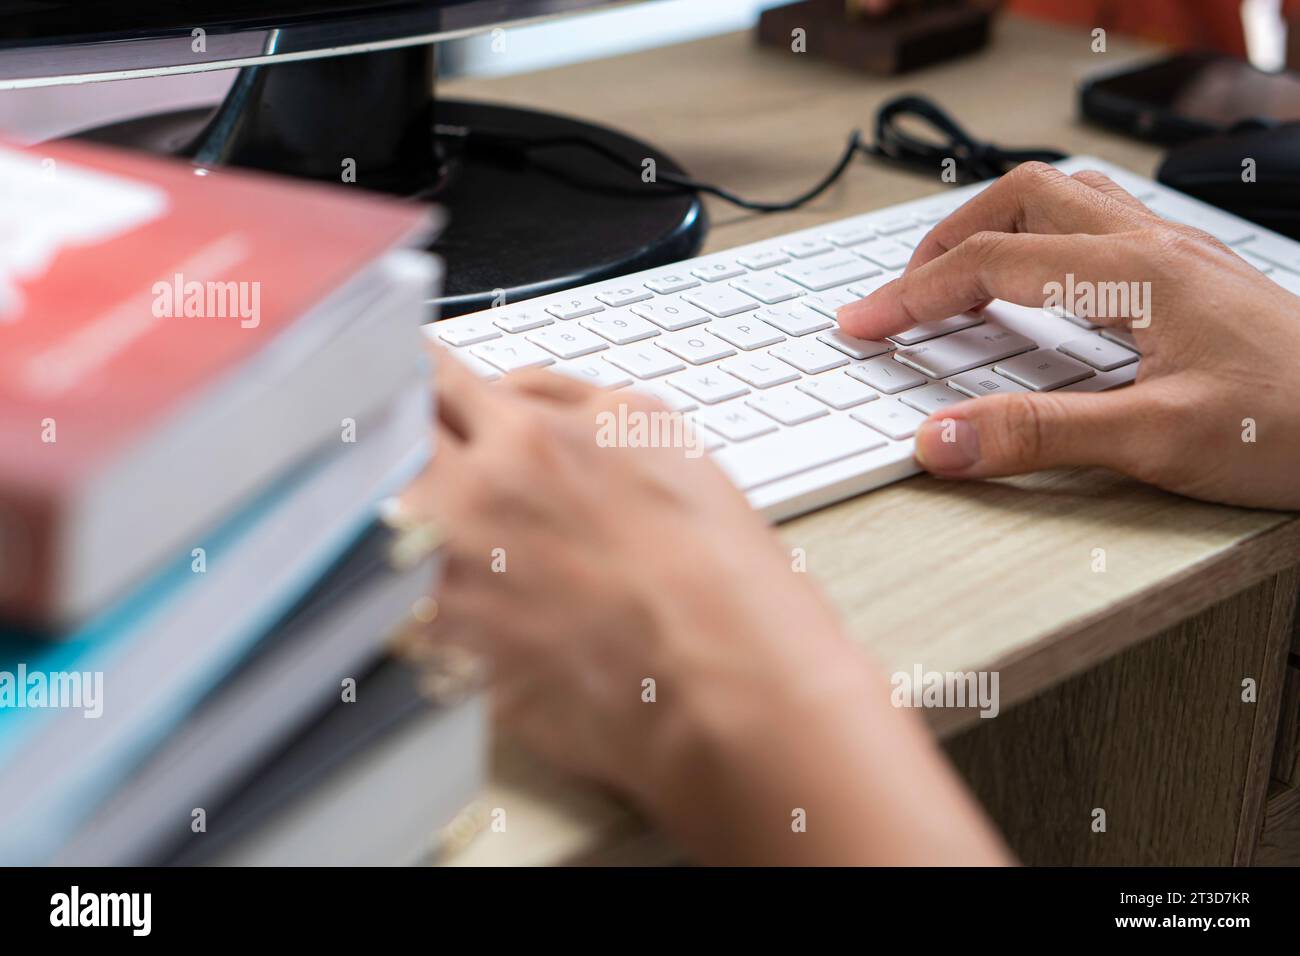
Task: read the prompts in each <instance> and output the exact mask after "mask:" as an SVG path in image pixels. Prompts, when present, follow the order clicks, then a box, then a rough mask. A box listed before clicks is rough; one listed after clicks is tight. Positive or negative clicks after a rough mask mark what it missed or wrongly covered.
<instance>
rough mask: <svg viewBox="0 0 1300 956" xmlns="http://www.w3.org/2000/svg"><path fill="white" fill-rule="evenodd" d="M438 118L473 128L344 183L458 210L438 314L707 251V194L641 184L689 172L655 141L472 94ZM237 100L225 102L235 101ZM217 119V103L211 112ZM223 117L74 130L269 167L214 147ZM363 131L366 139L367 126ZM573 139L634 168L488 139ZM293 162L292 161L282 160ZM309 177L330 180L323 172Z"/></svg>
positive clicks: (450, 229) (200, 113)
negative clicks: (647, 173) (414, 159)
mask: <svg viewBox="0 0 1300 956" xmlns="http://www.w3.org/2000/svg"><path fill="white" fill-rule="evenodd" d="M430 103H431V106H433V108H434V109H436V123H437V126H438V128H440V129H441V128H447V127H453V128H462V129H467V130H469V131H471V133H473V134H484V133H486V134H490V135H488V136H487V137H485V138H480V139H475V138H473V137H471V139H469V140H465V141H464V143H475V142H478V143H483V142H486V143H488V144H489V146H488V147H486V148H484V147H483V146H471V147H464V145H463V143H462V141H460V140H459V139H458V138H457V137H446V138H443V139H440V140H438V141H437V143H438V146H439V148H437V149H436V150H435V152H436V154H437V156H438V158H437V159H435V158H433V156H432V155H430V156H428V158H427V162H420V163H418V164H414V163H407V164H405V166H403V167H400V168H398V169H396V171H394V170H393V169H389V170H387V171H386V172H385V173H384V175H382V176H377V177H376V176H369V175H368V173H369V172H370V170H371V169H373V166H369V165H367V164H366V163H365V162H363V161H358V162H357V164H356V184H355V185H351V184H350V185H343V184H342V183H341V179H342V176H341V174H340V175H338V178H337V180H336V181H339V182H340V186H339V188H345V189H355V188H357V186H358V185H359V186H361V187H363V188H366V187H369V188H375V189H378V190H381V191H384V192H388V193H393V194H398V195H407V196H420V197H423V198H431V199H432V200H433V201H435V202H437V203H439V204H440V205H441V206H443V207H444V208H445V209H446V210H447V211H448V213H449V221H448V224H447V228H446V230H445V231H444V233H443V234H442V235H441V236H440V237H439V238H438V239H437V241H436V242H435V243H434V244H433V246H432V249H433V251H434V252H436V253H438V254H439V255H440V256H441V257H442V258H443V261H444V263H445V265H446V278H445V285H444V293H443V295H442V296H441V297H439V298H438V299H437V300H435V302H434V305H436V306H437V308H438V310H439V314H440V315H441V316H443V317H447V316H453V315H463V314H466V313H469V312H475V311H478V310H480V309H484V308H488V307H490V306H492V305H500V304H502V303H508V302H517V301H520V300H523V299H528V298H532V297H533V296H537V295H544V294H547V293H551V292H560V291H563V290H564V289H569V288H573V287H575V286H580V285H586V284H587V283H591V282H599V281H601V280H603V279H611V278H614V277H617V276H620V275H625V274H627V273H631V272H638V271H640V270H643V269H649V268H653V267H654V266H659V265H666V264H668V263H671V262H676V261H678V260H680V259H685V258H690V257H691V256H693V255H695V254H696V253H697V252H698V251H699V248H700V245H701V243H702V242H703V239H704V234H705V232H706V229H707V220H706V216H705V213H704V209H703V206H702V204H701V203H700V201H699V199H698V197H696V196H695V195H694V194H691V193H683V192H669V191H667V190H665V189H663V188H662V187H659V186H657V185H655V184H654V183H646V182H643V178H642V175H641V170H642V169H643V168H645V167H644V166H643V164H644V162H645V160H647V159H653V160H654V162H655V164H656V171H670V172H673V173H677V174H679V175H681V174H683V173H682V169H681V167H679V166H678V165H677V164H676V163H674V162H673V161H672V159H670V158H669V157H668V156H665V155H664V154H663V153H661V152H660V151H659V150H657V149H655V148H654V147H652V146H650V145H648V144H646V143H643V142H641V141H639V140H636V139H634V138H632V137H630V136H627V135H625V134H623V133H619V132H616V131H614V130H611V129H607V128H605V127H601V126H596V125H594V124H591V123H586V122H583V121H580V120H576V119H571V118H568V117H564V116H558V115H554V114H550V113H542V112H537V111H533V110H524V109H516V108H513V107H506V106H495V105H492V104H488V103H468V102H462V101H456V100H443V99H438V100H436V101H430ZM228 105H229V100H228V102H227V107H228ZM216 115H217V116H218V117H219V116H220V112H218V114H216ZM214 125H216V123H215V121H214V114H213V112H212V110H208V109H197V110H184V111H178V112H173V113H162V114H156V115H152V116H145V117H141V118H139V119H132V120H127V121H124V122H120V123H114V124H112V125H108V126H103V127H99V128H97V129H92V130H88V131H86V132H84V133H81V134H79V138H82V139H88V140H93V141H96V142H102V143H109V144H114V145H119V146H127V147H133V148H140V149H146V150H150V151H154V152H160V153H169V154H173V155H178V156H184V157H188V158H190V159H192V160H193V161H194V162H196V163H198V164H200V165H217V164H218V163H221V162H225V161H227V160H228V161H230V162H231V164H232V165H250V166H254V167H255V168H270V167H271V165H272V164H270V163H263V162H241V158H240V157H237V156H236V157H230V156H224V155H218V156H216V157H215V159H216V162H213V158H211V157H208V156H205V153H204V151H203V149H202V148H200V146H199V145H198V144H203V143H204V142H206V140H205V137H207V138H209V139H210V137H211V135H212V129H213V127H214ZM360 135H361V136H362V137H364V135H365V130H364V129H363V130H361V133H360ZM503 137H504V138H506V139H512V138H514V137H522V138H525V139H528V140H537V139H546V140H553V139H556V138H566V139H569V140H573V139H579V140H588V141H595V142H598V143H601V144H603V145H604V146H606V147H608V148H609V149H612V150H614V151H615V152H616V153H618V154H619V156H621V157H624V158H625V159H626V160H627V161H628V163H629V166H627V167H625V166H623V165H620V164H616V163H613V162H611V161H610V160H609V159H608V158H605V157H602V156H601V155H599V154H598V153H597V152H595V151H594V150H591V149H588V148H586V147H584V146H581V145H576V144H573V143H572V142H570V143H568V144H565V145H559V146H554V147H548V148H545V149H533V150H530V152H529V154H528V157H527V159H525V158H524V157H523V156H522V155H521V154H519V153H518V151H517V150H514V151H512V150H509V149H506V150H501V149H496V148H492V147H491V145H490V144H491V143H493V142H499V141H501V139H502V138H503ZM349 145H350V144H349V143H346V142H344V143H341V144H339V146H338V147H337V149H338V153H339V156H337V157H336V156H334V155H331V156H329V157H327V159H326V160H324V161H323V162H322V167H323V168H324V169H328V170H330V171H331V172H332V171H333V170H339V169H340V164H341V161H342V158H346V157H347V156H348V155H349V153H348V151H347V149H348V146H349ZM277 171H280V172H289V173H293V172H295V170H294V168H293V167H292V166H289V167H288V168H287V169H285V168H281V169H277ZM308 175H309V176H310V177H311V178H316V179H321V180H323V181H328V180H326V179H325V176H324V175H322V173H321V171H312V172H309V173H308Z"/></svg>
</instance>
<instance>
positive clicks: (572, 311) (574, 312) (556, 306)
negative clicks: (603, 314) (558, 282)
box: [546, 295, 605, 319]
mask: <svg viewBox="0 0 1300 956" xmlns="http://www.w3.org/2000/svg"><path fill="white" fill-rule="evenodd" d="M604 308H605V307H604V306H603V305H601V304H600V303H599V302H597V301H596V300H595V298H593V297H590V296H585V295H579V296H573V297H572V298H569V299H561V300H560V301H559V302H555V303H553V304H552V305H548V306H547V307H546V311H547V312H549V313H551V315H553V316H555V317H556V318H557V319H579V318H582V316H584V315H591V314H592V313H593V312H600V311H602V310H603V309H604Z"/></svg>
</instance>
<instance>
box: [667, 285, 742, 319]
mask: <svg viewBox="0 0 1300 956" xmlns="http://www.w3.org/2000/svg"><path fill="white" fill-rule="evenodd" d="M682 299H683V300H685V301H686V302H689V303H690V304H691V305H696V306H699V307H700V308H701V309H703V310H704V311H705V312H707V313H709V315H712V316H713V317H714V318H718V319H725V318H727V317H729V316H733V315H739V314H740V313H741V312H748V311H749V310H750V309H757V308H758V302H757V300H755V299H753V298H751V297H749V296H747V295H745V293H743V292H741V291H740V290H739V289H733V288H732V287H731V286H729V285H714V286H706V287H704V288H702V289H695V290H693V291H691V292H686V293H683V295H682Z"/></svg>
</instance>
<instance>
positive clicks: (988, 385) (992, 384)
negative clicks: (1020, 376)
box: [948, 368, 1029, 398]
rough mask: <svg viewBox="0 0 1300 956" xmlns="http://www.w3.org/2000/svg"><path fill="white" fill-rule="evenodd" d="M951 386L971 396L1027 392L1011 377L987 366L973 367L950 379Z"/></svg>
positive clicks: (980, 396) (949, 384) (979, 396)
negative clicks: (1004, 375) (1005, 376)
mask: <svg viewBox="0 0 1300 956" xmlns="http://www.w3.org/2000/svg"><path fill="white" fill-rule="evenodd" d="M948 386H949V388H955V389H956V390H957V391H959V392H961V393H962V394H963V395H967V396H969V397H970V398H983V397H984V396H985V395H1004V394H1008V393H1010V392H1027V391H1029V389H1027V388H1025V387H1024V386H1023V385H1020V384H1019V383H1017V382H1013V381H1011V379H1009V378H1003V377H1002V376H1001V375H999V374H998V373H997V372H994V371H993V370H992V369H987V368H977V369H972V370H971V371H969V372H962V373H961V374H960V375H954V376H953V377H952V378H950V379H948Z"/></svg>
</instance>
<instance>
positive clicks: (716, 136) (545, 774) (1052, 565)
mask: <svg viewBox="0 0 1300 956" xmlns="http://www.w3.org/2000/svg"><path fill="white" fill-rule="evenodd" d="M1089 43H1090V37H1089V36H1088V34H1087V33H1086V32H1085V31H1072V30H1066V29H1061V28H1057V27H1050V26H1044V25H1041V24H1035V23H1030V22H1027V21H1021V20H1017V19H1015V18H1011V17H1005V16H1004V17H1002V18H1000V19H999V22H998V25H997V27H996V32H995V37H994V41H993V43H992V45H991V46H990V47H989V49H987V50H986V51H984V52H983V53H981V54H979V55H977V56H975V57H971V58H967V59H964V60H961V61H957V62H954V63H951V64H948V65H945V66H941V67H939V68H936V69H931V70H927V71H924V72H922V73H919V74H916V75H914V76H909V77H906V78H905V79H903V80H880V79H875V78H868V77H864V76H862V75H858V74H854V73H850V72H847V71H845V70H843V69H840V68H837V67H834V66H831V65H828V64H823V63H820V62H818V61H816V60H813V59H811V58H809V57H805V56H800V55H797V54H793V53H790V54H786V53H783V52H779V51H774V50H770V49H761V48H758V47H757V46H756V45H755V44H754V42H753V40H752V38H751V36H750V35H748V34H734V35H729V36H724V37H719V38H715V39H709V40H704V41H700V42H695V43H690V44H684V45H680V46H674V47H668V48H664V49H659V50H653V51H649V52H645V53H640V54H635V55H631V56H625V57H619V58H616V59H609V60H603V61H597V62H592V63H585V64H579V65H575V66H570V67H564V68H561V69H556V70H550V71H546V72H542V73H535V74H530V75H528V76H523V77H510V78H499V79H489V80H473V81H462V82H457V83H448V84H446V85H445V88H444V91H443V92H445V93H447V94H449V95H455V96H465V97H470V98H482V99H489V98H490V99H492V100H496V101H500V102H506V103H511V104H516V105H528V106H537V107H541V108H546V109H551V110H555V111H560V112H565V113H570V114H573V115H577V116H582V117H587V118H590V119H593V120H596V121H599V122H603V123H606V124H609V125H612V126H616V127H621V128H623V129H626V130H628V131H630V132H633V133H636V134H638V135H640V136H642V137H644V138H646V139H648V140H650V141H651V142H654V143H655V144H657V145H658V146H660V147H662V148H663V149H664V150H665V151H666V152H668V153H669V154H670V155H672V156H674V157H675V158H676V159H677V160H678V161H679V162H681V163H683V164H684V165H685V166H686V168H687V169H688V170H689V171H690V172H691V174H692V175H693V176H695V177H697V178H701V179H704V180H708V181H715V182H718V183H722V184H725V185H727V186H728V187H729V188H732V189H734V190H736V191H739V192H740V193H742V194H744V195H748V196H757V197H771V198H783V197H786V196H788V195H792V194H794V193H796V192H798V191H799V190H801V189H803V188H806V186H807V185H809V184H811V183H813V182H815V181H816V180H817V179H819V178H820V177H821V176H822V175H823V174H824V173H825V171H826V170H827V168H828V167H829V166H830V164H831V163H832V162H833V160H834V158H835V157H836V156H837V155H838V153H839V151H840V149H841V148H842V146H843V144H844V141H845V138H846V137H847V134H848V132H849V130H850V129H852V128H853V127H861V128H862V129H863V131H864V132H865V133H867V134H868V135H869V134H870V133H871V126H872V122H873V119H874V115H875V110H876V108H877V106H878V105H879V104H880V103H882V102H883V101H884V100H885V99H887V98H888V97H890V96H893V95H896V94H898V93H901V92H905V91H917V92H921V93H924V94H926V95H928V96H931V97H932V98H934V99H935V100H936V101H937V102H938V103H940V104H941V105H942V106H944V107H945V108H947V109H948V110H949V111H950V112H951V113H952V115H953V116H954V117H956V118H957V119H958V121H959V122H961V123H963V124H964V125H966V126H967V128H968V129H969V130H970V131H971V132H972V133H973V134H974V135H976V136H978V137H980V138H987V139H992V140H994V141H997V142H999V143H1003V144H1007V145H1021V146H1039V145H1041V146H1051V147H1056V148H1058V149H1061V150H1062V151H1066V152H1076V153H1089V154H1092V155H1096V156H1100V157H1103V158H1106V159H1109V160H1111V161H1113V162H1116V163H1118V164H1120V165H1122V166H1125V167H1127V168H1129V169H1132V170H1134V171H1136V172H1139V173H1142V174H1144V175H1151V174H1152V173H1153V171H1154V168H1155V165H1156V163H1157V161H1158V159H1159V153H1158V151H1157V150H1156V149H1154V148H1152V147H1149V146H1146V145H1144V144H1141V143H1136V142H1133V141H1129V140H1127V139H1123V138H1121V137H1118V136H1113V135H1110V134H1107V133H1104V132H1100V131H1098V130H1096V129H1093V128H1090V127H1087V126H1084V125H1083V124H1082V123H1080V122H1079V121H1078V120H1077V118H1076V105H1075V104H1076V89H1077V85H1078V82H1079V80H1080V78H1082V77H1083V76H1085V75H1087V74H1089V73H1091V72H1095V71H1098V70H1105V69H1115V68H1117V67H1118V66H1120V65H1121V64H1123V63H1124V62H1126V61H1131V60H1134V59H1140V58H1141V57H1143V56H1145V55H1150V54H1151V52H1152V51H1151V49H1150V48H1146V47H1142V46H1139V45H1136V44H1133V43H1130V42H1125V41H1123V40H1121V39H1119V38H1116V37H1111V38H1110V43H1109V48H1110V49H1109V52H1108V53H1106V54H1095V53H1092V52H1091V50H1090V48H1089ZM942 188H943V186H942V184H941V182H940V181H939V177H938V171H937V170H936V173H935V175H934V177H933V178H926V177H924V176H921V175H917V174H915V173H909V172H902V171H896V170H893V169H890V168H888V167H885V166H883V165H879V164H876V163H867V162H863V163H859V164H858V165H856V166H855V167H854V168H852V169H851V170H850V171H849V173H848V174H847V175H846V176H845V177H844V179H843V180H842V181H841V182H840V184H838V185H837V186H836V187H835V188H834V189H833V190H832V191H831V192H830V193H829V194H828V195H825V196H823V197H822V198H821V199H820V200H819V201H817V202H816V203H813V204H811V205H809V206H807V207H805V208H803V209H800V210H797V211H794V212H789V213H783V214H779V215H771V216H755V215H748V214H743V213H738V212H737V211H736V210H734V208H731V207H727V206H723V205H720V204H716V203H714V204H711V205H710V215H711V216H712V223H713V227H712V230H711V233H710V236H709V240H708V243H707V246H706V251H709V250H718V249H725V248H728V247H730V246H735V245H740V244H742V243H746V242H752V241H755V240H758V239H762V238H765V237H768V236H772V235H778V234H781V233H785V232H789V231H792V230H795V229H801V228H805V227H808V226H812V225H815V224H817V223H819V222H823V221H826V220H832V219H838V218H842V217H844V216H849V215H853V214H856V213H860V212H866V211H869V210H872V209H875V208H878V207H881V206H885V205H890V204H893V203H897V202H902V201H905V200H908V199H913V198H917V197H920V196H924V195H929V194H932V193H936V192H938V191H940V190H941V189H942ZM780 533H781V534H782V536H783V537H784V538H785V539H786V540H787V541H788V542H789V543H790V545H791V546H792V547H794V546H798V547H802V548H804V549H805V550H806V553H807V563H808V570H809V572H810V573H812V574H814V575H815V576H816V577H817V578H818V579H819V580H820V582H821V583H822V584H823V586H824V587H825V588H826V589H827V591H828V592H829V593H830V594H831V596H832V597H833V598H834V600H835V601H836V602H837V604H838V605H839V607H840V608H841V609H842V612H843V615H844V618H845V621H846V624H847V628H848V631H849V633H850V634H851V635H852V636H853V638H854V639H855V640H858V641H860V642H861V643H862V644H863V645H864V647H866V648H868V649H869V650H870V652H871V653H872V654H873V655H874V656H875V657H876V658H877V660H879V661H880V662H881V663H882V665H884V666H885V667H886V668H887V669H888V670H889V671H891V672H892V671H893V670H895V669H908V670H910V669H911V667H912V665H913V664H914V663H920V664H921V665H922V666H923V667H924V668H925V669H926V670H937V671H956V670H980V669H997V670H999V671H1000V672H1001V693H1002V706H1003V708H1004V709H1005V708H1006V707H1008V706H1010V705H1011V704H1012V703H1015V702H1016V701H1020V700H1023V699H1025V698H1027V697H1029V696H1031V695H1034V694H1036V693H1038V692H1040V691H1041V690H1043V689H1044V688H1046V687H1049V686H1051V685H1053V684H1055V683H1058V682H1060V681H1061V680H1063V679H1065V678H1066V677H1068V676H1070V675H1071V674H1074V673H1077V672H1078V671H1080V670H1082V669H1085V668H1088V667H1090V666H1092V665H1094V664H1096V663H1098V662H1100V661H1102V660H1104V659H1106V658H1108V657H1110V656H1111V655H1114V654H1115V653H1117V652H1118V651H1120V650H1122V649H1123V648H1125V647H1127V646H1129V645H1131V644H1134V643H1136V642H1138V641H1140V640H1142V639H1144V638H1146V637H1149V636H1150V635H1152V634H1154V633H1156V632H1157V631H1158V630H1159V629H1161V628H1163V627H1167V626H1169V625H1171V624H1173V623H1175V622H1177V621H1179V620H1181V619H1183V618H1185V617H1187V616H1189V615H1190V614H1192V613H1194V612H1196V611H1199V610H1201V609H1203V608H1205V607H1208V606H1209V605H1211V604H1213V603H1214V602H1216V601H1218V600H1220V599H1221V598H1223V597H1226V596H1227V595H1229V594H1232V593H1235V592H1236V591H1239V590H1240V589H1241V588H1243V587H1245V586H1247V585H1248V584H1250V583H1253V582H1255V581H1258V580H1259V579H1261V578H1262V577H1264V576H1266V575H1268V574H1272V573H1275V572H1277V571H1279V570H1281V569H1282V568H1285V567H1288V566H1291V565H1293V564H1295V563H1297V562H1298V561H1300V521H1297V520H1296V518H1295V516H1293V515H1285V514H1279V513H1274V512H1264V511H1249V510H1243V509H1236V508H1226V507H1220V506H1215V505H1207V504H1201V503H1197V502H1193V501H1190V500H1187V499H1184V498H1179V497H1175V496H1173V495H1168V494H1164V493H1162V492H1158V491H1155V490H1152V489H1150V488H1145V487H1142V486H1140V485H1138V484H1136V483H1134V482H1130V481H1127V480H1124V479H1121V478H1118V477H1116V476H1114V475H1110V474H1107V473H1104V472H1099V471H1088V470H1073V471H1061V472H1047V473H1040V474H1036V475H1032V476H1028V477H1025V478H1019V479H1013V480H1005V481H996V482H983V483H970V484H960V483H952V482H943V481H938V480H935V479H931V478H926V477H917V478H912V479H910V480H907V481H904V482H901V483H899V484H895V485H892V486H890V487H888V488H885V489H882V490H879V491H874V492H871V493H870V494H867V495H864V496H861V497H858V498H856V499H854V500H851V501H847V502H844V503H841V504H839V505H837V506H834V507H831V508H828V509H825V510H823V511H820V512H817V513H814V514H811V515H808V516H805V517H803V518H799V519H796V520H794V521H791V522H789V523H787V524H785V525H782V526H781V528H780ZM1096 549H1104V552H1105V567H1106V570H1105V571H1104V573H1098V572H1097V571H1095V570H1094V559H1095V556H1096V553H1097V551H1096ZM927 715H929V716H932V717H934V718H935V719H934V720H933V721H932V723H934V725H935V727H936V730H937V731H938V732H939V733H941V734H948V733H951V732H953V731H954V730H956V729H957V728H958V727H959V726H961V725H962V724H963V723H964V722H966V721H969V720H970V719H971V717H970V716H969V713H968V712H962V715H959V714H958V713H957V712H954V711H942V710H938V711H928V712H927ZM963 715H964V716H963ZM497 764H498V766H497V772H496V777H495V779H494V781H493V783H492V785H491V787H490V789H489V791H488V792H487V793H486V794H485V795H484V805H485V806H486V807H491V808H495V807H501V808H504V809H505V810H506V820H507V827H506V830H505V832H503V833H496V832H487V833H483V834H481V835H479V836H478V837H477V838H476V839H474V840H472V841H470V842H469V843H468V845H466V846H465V847H463V848H462V849H460V850H458V851H455V852H453V853H451V854H450V857H449V861H450V862H453V863H460V864H495V863H516V864H534V863H557V862H568V861H578V860H601V861H616V860H620V859H635V860H638V861H650V860H653V859H655V858H656V855H658V854H663V853H667V852H669V850H668V849H667V848H665V847H663V846H662V845H661V843H660V842H659V841H658V839H657V838H656V837H655V836H654V835H653V834H649V833H648V832H647V830H646V827H645V826H644V824H642V823H641V822H640V821H638V820H637V819H636V818H635V817H634V816H633V815H631V814H630V813H628V812H627V811H626V810H625V809H624V808H623V807H622V806H620V805H619V804H618V803H617V802H615V801H613V800H610V799H608V798H607V797H605V796H604V795H602V794H599V793H597V792H596V791H594V790H593V789H591V788H588V787H584V786H582V785H579V784H576V783H574V782H572V781H569V780H566V779H564V778H562V777H561V776H559V775H558V774H556V773H554V772H552V771H550V770H549V769H548V768H545V767H542V766H540V765H538V764H537V763H536V762H534V761H533V760H532V759H531V758H529V757H527V756H526V755H523V754H520V753H518V752H516V751H515V750H513V749H512V748H510V747H508V746H503V747H502V748H501V749H500V752H499V754H498V760H497Z"/></svg>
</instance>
